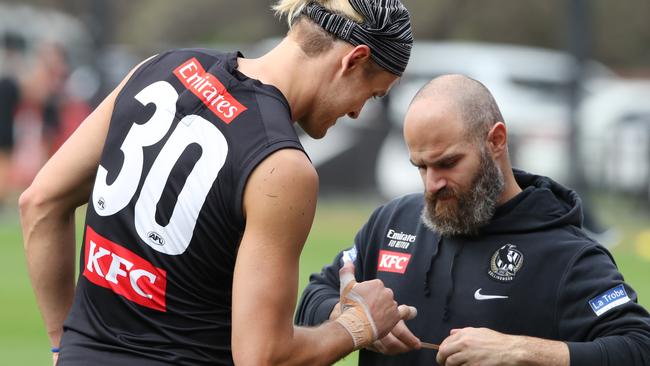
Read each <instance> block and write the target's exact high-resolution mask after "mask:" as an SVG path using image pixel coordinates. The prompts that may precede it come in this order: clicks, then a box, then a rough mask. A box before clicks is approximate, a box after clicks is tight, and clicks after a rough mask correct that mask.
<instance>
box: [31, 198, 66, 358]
mask: <svg viewBox="0 0 650 366" xmlns="http://www.w3.org/2000/svg"><path fill="white" fill-rule="evenodd" d="M20 211H21V224H22V227H23V240H24V249H25V256H26V259H27V267H28V271H29V275H30V279H31V282H32V287H33V289H34V294H35V295H36V301H37V303H38V306H39V308H40V310H41V315H42V316H43V320H44V322H45V327H46V330H47V332H48V336H49V338H50V342H51V344H52V345H53V346H58V345H59V342H60V338H61V334H62V331H63V321H64V320H65V317H66V316H67V313H68V311H69V309H70V306H71V304H72V299H73V295H74V286H75V284H74V274H75V270H74V256H75V245H74V240H75V239H74V210H69V211H66V212H62V211H61V210H56V209H53V206H52V205H51V204H48V203H47V202H45V201H44V200H41V199H39V198H38V197H37V195H36V194H34V193H33V192H30V191H29V190H28V191H27V192H26V193H24V194H23V195H22V196H21V199H20Z"/></svg>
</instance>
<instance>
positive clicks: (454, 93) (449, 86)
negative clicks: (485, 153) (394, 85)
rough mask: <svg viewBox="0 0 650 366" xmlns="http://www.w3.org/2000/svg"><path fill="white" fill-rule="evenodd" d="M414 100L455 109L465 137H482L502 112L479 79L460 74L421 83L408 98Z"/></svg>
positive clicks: (448, 110) (415, 102)
mask: <svg viewBox="0 0 650 366" xmlns="http://www.w3.org/2000/svg"><path fill="white" fill-rule="evenodd" d="M415 104H425V105H431V106H434V105H435V106H439V107H441V106H444V108H445V109H446V110H447V112H452V113H456V114H457V115H458V117H459V119H460V120H461V121H462V122H463V123H464V125H465V131H466V133H467V134H468V136H469V137H472V138H475V139H479V140H483V139H485V137H486V136H487V133H488V132H489V131H490V129H491V128H492V126H494V124H495V123H497V122H500V121H501V122H503V116H502V115H501V111H499V107H498V106H497V104H496V101H495V100H494V97H493V96H492V93H490V91H489V90H488V89H487V88H486V87H485V86H484V85H483V84H481V83H480V82H479V81H477V80H474V79H472V78H469V77H467V76H464V75H458V74H453V75H443V76H439V77H437V78H435V79H433V80H431V81H430V82H429V83H427V84H426V85H425V86H423V87H422V88H421V89H420V90H419V91H418V92H417V94H416V95H415V97H414V98H413V100H412V101H411V107H412V106H414V105H415Z"/></svg>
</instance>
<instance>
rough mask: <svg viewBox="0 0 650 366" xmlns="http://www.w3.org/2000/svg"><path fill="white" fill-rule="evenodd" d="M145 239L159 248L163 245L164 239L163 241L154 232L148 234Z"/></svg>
mask: <svg viewBox="0 0 650 366" xmlns="http://www.w3.org/2000/svg"><path fill="white" fill-rule="evenodd" d="M147 239H149V241H150V242H152V243H154V244H156V245H160V246H163V245H165V239H163V238H162V236H160V234H158V233H157V232H155V231H150V232H148V233H147Z"/></svg>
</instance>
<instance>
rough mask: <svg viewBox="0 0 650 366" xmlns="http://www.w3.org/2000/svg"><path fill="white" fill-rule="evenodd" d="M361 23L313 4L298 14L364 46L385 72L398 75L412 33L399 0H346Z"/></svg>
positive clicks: (338, 35) (406, 59)
mask: <svg viewBox="0 0 650 366" xmlns="http://www.w3.org/2000/svg"><path fill="white" fill-rule="evenodd" d="M349 1H350V5H352V7H353V8H354V10H356V11H357V12H359V14H361V15H362V16H363V17H364V19H365V21H364V22H363V23H357V22H355V21H353V20H351V19H348V18H346V17H344V16H342V15H339V14H336V13H332V12H331V11H329V10H328V9H326V8H325V7H323V6H322V5H320V4H319V3H316V2H310V3H309V4H307V5H306V6H305V7H304V8H303V10H302V13H303V14H305V15H307V16H308V17H309V18H310V19H312V20H313V21H314V22H316V23H317V24H319V25H320V26H321V27H322V28H323V29H325V30H326V31H328V32H329V33H331V34H333V35H335V36H336V37H338V38H340V39H342V40H344V41H346V42H348V43H350V44H352V45H354V46H358V45H362V44H364V45H367V46H368V47H370V50H371V57H372V59H373V60H374V61H375V62H376V63H377V64H378V65H379V66H381V67H383V68H384V69H386V70H387V71H389V72H391V73H393V74H395V75H397V76H402V73H403V72H404V69H406V65H407V64H408V62H409V57H410V56H411V47H412V46H413V34H412V32H411V20H410V18H409V12H408V10H406V8H405V7H404V5H402V3H400V2H399V0H349Z"/></svg>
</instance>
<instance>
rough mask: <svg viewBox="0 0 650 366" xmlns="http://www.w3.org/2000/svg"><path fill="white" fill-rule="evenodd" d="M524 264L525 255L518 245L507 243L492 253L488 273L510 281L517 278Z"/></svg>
mask: <svg viewBox="0 0 650 366" xmlns="http://www.w3.org/2000/svg"><path fill="white" fill-rule="evenodd" d="M523 264H524V255H523V254H521V252H520V251H519V250H517V246H516V245H512V244H506V245H504V246H502V247H501V248H499V249H498V250H497V251H496V252H494V254H493V255H492V259H491V260H490V270H489V271H488V274H489V275H490V277H492V278H494V279H496V280H499V281H503V282H509V281H512V280H513V279H514V278H515V275H516V274H517V272H518V271H519V270H520V269H521V266H522V265H523Z"/></svg>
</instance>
